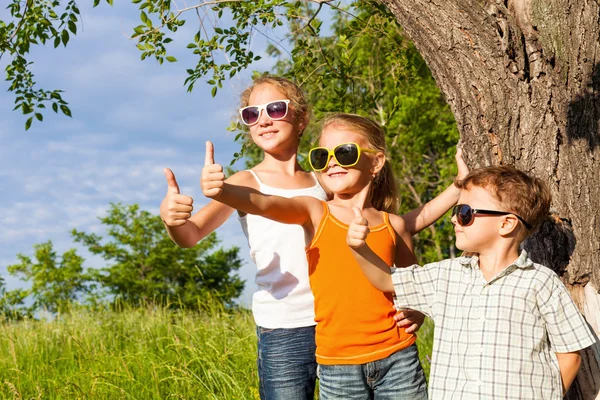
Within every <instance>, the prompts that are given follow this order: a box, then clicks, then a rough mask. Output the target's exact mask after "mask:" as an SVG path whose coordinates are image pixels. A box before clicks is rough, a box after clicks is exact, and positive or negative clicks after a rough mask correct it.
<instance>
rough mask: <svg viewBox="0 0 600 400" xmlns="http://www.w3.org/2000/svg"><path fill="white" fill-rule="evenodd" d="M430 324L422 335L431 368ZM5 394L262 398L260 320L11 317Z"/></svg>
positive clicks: (0, 378)
mask: <svg viewBox="0 0 600 400" xmlns="http://www.w3.org/2000/svg"><path fill="white" fill-rule="evenodd" d="M432 328H433V326H432V324H431V323H430V322H426V323H425V324H424V325H423V327H422V328H421V331H420V334H419V339H418V345H419V348H420V354H421V357H422V364H423V367H424V369H425V370H426V373H427V374H428V372H429V362H428V361H427V360H426V359H425V355H426V354H431V333H432V331H433V329H432ZM0 399H23V400H25V399H44V400H46V399H111V400H112V399H143V400H150V399H258V388H257V382H256V337H255V328H254V322H253V320H252V316H251V314H250V312H248V311H245V310H241V311H236V312H233V313H224V312H222V310H219V309H218V308H216V309H214V310H211V311H207V312H203V313H198V312H190V311H179V312H173V311H168V310H166V309H161V308H158V309H149V308H139V309H126V310H124V311H121V312H111V311H85V310H78V311H74V312H73V313H72V314H70V315H65V316H61V317H60V318H56V319H54V320H51V321H34V320H26V321H20V322H12V323H5V324H2V325H0Z"/></svg>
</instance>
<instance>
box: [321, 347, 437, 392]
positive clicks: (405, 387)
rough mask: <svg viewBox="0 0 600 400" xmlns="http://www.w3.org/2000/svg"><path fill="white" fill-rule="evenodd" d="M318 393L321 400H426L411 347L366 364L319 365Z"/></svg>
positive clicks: (420, 370) (418, 366)
mask: <svg viewBox="0 0 600 400" xmlns="http://www.w3.org/2000/svg"><path fill="white" fill-rule="evenodd" d="M319 392H320V399H321V400H329V399H344V400H365V399H377V400H384V399H385V400H392V399H393V400H421V399H422V400H427V383H426V382H425V374H424V373H423V369H422V368H421V364H420V362H419V355H418V353H417V346H416V345H414V344H413V345H412V346H410V347H408V348H406V349H404V350H400V351H397V352H395V353H394V354H392V355H391V356H389V357H387V358H384V359H382V360H377V361H373V362H369V363H366V364H358V365H321V364H320V365H319Z"/></svg>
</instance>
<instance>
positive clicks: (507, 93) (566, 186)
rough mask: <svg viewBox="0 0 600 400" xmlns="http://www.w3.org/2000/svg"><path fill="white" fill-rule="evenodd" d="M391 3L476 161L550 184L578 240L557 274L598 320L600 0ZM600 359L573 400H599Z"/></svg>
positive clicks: (590, 359) (591, 359)
mask: <svg viewBox="0 0 600 400" xmlns="http://www.w3.org/2000/svg"><path fill="white" fill-rule="evenodd" d="M381 1H382V3H384V4H385V5H386V6H387V7H388V8H389V9H390V10H391V12H392V13H393V14H394V15H395V16H396V19H397V20H398V22H399V23H400V24H401V25H402V26H403V28H404V30H405V31H406V34H407V35H408V36H409V37H410V38H411V39H412V40H413V42H414V43H415V45H416V47H417V48H418V49H419V51H420V52H421V54H422V55H423V57H424V59H425V60H426V61H427V63H428V65H429V68H430V69H431V71H432V73H433V75H434V77H435V78H436V81H437V83H438V85H439V86H440V88H441V90H442V92H443V93H444V94H445V96H446V98H447V101H448V102H449V104H450V106H451V107H452V110H453V112H454V116H455V118H456V121H457V124H458V128H459V131H460V133H461V140H462V142H463V145H464V148H465V149H466V158H467V159H468V163H469V165H470V166H471V167H478V166H484V165H492V164H493V165H495V164H514V165H515V166H517V167H518V168H521V169H523V170H525V171H528V172H531V173H533V174H534V175H536V176H538V177H540V178H542V179H544V180H545V181H546V182H547V183H548V184H550V186H551V189H552V195H553V208H554V210H555V211H556V212H557V213H558V215H559V216H560V217H561V218H563V219H565V220H566V221H565V223H567V224H568V223H569V222H570V224H571V225H572V229H573V231H574V237H575V241H576V244H575V245H574V246H568V245H567V246H564V248H563V249H562V251H563V253H564V254H563V256H564V257H563V258H566V260H567V262H564V263H561V264H560V265H558V266H557V269H558V271H557V272H559V273H560V274H561V276H562V278H563V281H564V282H565V284H567V286H568V287H569V288H570V290H571V293H572V294H573V297H574V298H575V299H576V301H577V303H578V305H579V306H580V308H581V309H582V311H584V312H585V315H586V317H587V319H588V321H589V320H594V321H597V320H598V319H599V318H598V317H599V314H600V310H599V309H598V304H599V303H598V297H597V296H598V291H597V290H596V289H593V288H600V148H599V147H600V123H599V119H600V0H508V1H495V0H487V1H485V0H479V1H473V0H381ZM535 240H536V241H541V240H542V237H539V236H538V238H536V239H535ZM566 243H568V240H567V242H566ZM538 244H539V246H541V247H543V243H542V242H538ZM569 260H570V262H569ZM586 285H588V286H587V289H584V288H585V287H586ZM590 289H591V290H590ZM595 329H596V333H597V334H598V333H600V332H599V331H598V325H597V324H596V326H595ZM599 364H600V362H599V360H598V358H597V354H596V355H595V354H594V353H593V352H591V353H586V355H585V357H584V366H583V368H582V372H581V373H580V376H579V377H578V383H579V385H576V386H579V389H582V390H576V392H577V393H570V395H569V397H570V398H585V399H593V398H596V396H597V395H598V390H600V389H599V388H600V377H599V376H598V375H597V373H598V371H599V369H598V365H599ZM576 389H577V388H576Z"/></svg>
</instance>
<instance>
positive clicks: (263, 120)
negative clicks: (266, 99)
mask: <svg viewBox="0 0 600 400" xmlns="http://www.w3.org/2000/svg"><path fill="white" fill-rule="evenodd" d="M271 123H272V120H271V118H269V116H268V115H267V110H260V115H259V116H258V124H259V125H263V126H264V125H270V124H271Z"/></svg>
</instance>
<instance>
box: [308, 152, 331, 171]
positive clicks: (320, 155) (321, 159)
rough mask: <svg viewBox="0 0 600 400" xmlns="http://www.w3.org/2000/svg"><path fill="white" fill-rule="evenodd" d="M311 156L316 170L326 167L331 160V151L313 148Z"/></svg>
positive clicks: (311, 163) (311, 161) (311, 162)
mask: <svg viewBox="0 0 600 400" xmlns="http://www.w3.org/2000/svg"><path fill="white" fill-rule="evenodd" d="M309 156H310V165H312V167H313V168H314V169H316V170H321V169H324V168H325V166H327V162H328V161H329V152H328V151H327V150H326V149H312V150H311V151H310V155H309Z"/></svg>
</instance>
